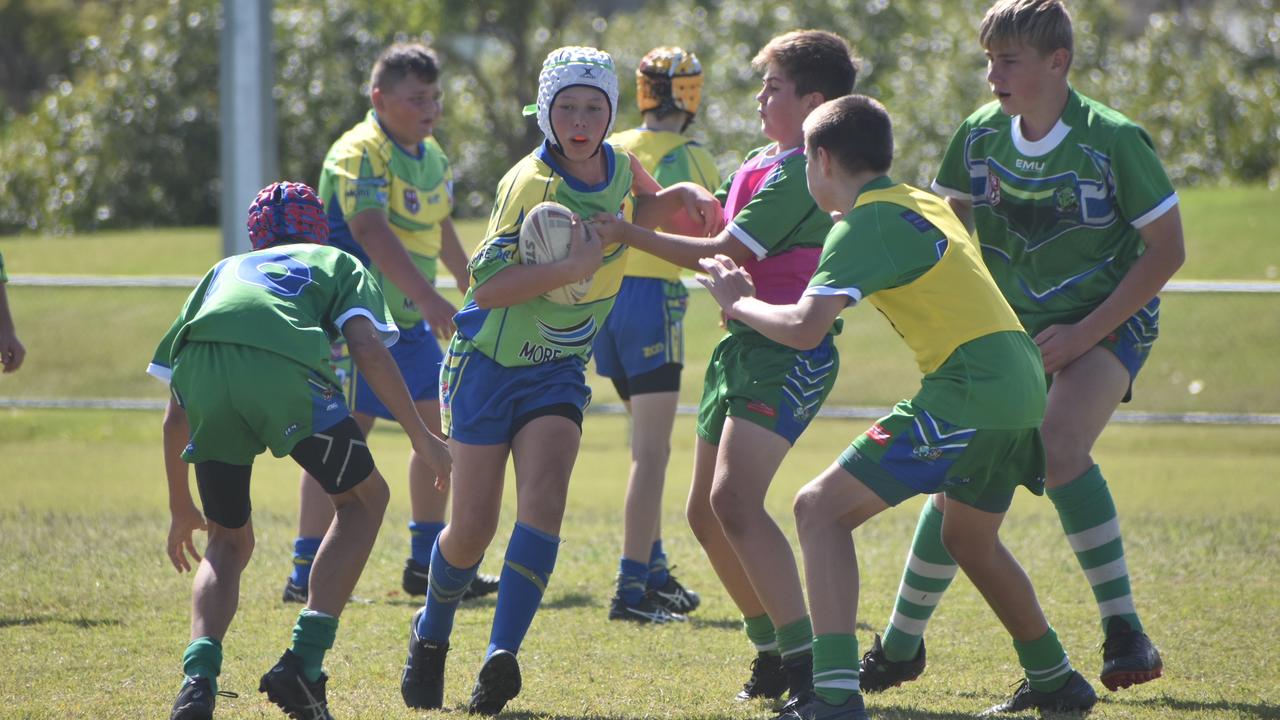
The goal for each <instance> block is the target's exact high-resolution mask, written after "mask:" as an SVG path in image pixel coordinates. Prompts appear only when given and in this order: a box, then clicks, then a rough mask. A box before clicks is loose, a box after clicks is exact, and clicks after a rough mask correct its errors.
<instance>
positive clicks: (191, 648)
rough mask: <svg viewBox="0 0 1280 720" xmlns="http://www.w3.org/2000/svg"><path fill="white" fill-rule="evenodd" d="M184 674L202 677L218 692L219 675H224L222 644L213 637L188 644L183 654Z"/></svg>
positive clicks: (199, 638)
mask: <svg viewBox="0 0 1280 720" xmlns="http://www.w3.org/2000/svg"><path fill="white" fill-rule="evenodd" d="M182 673H183V674H184V675H186V676H187V677H192V678H193V677H202V678H205V679H207V680H208V681H209V683H210V684H211V685H212V686H213V691H214V692H218V675H220V674H222V643H221V642H220V641H218V640H215V639H213V638H211V637H208V636H206V637H198V638H196V639H195V640H192V641H191V642H190V643H188V644H187V650H186V652H184V653H182Z"/></svg>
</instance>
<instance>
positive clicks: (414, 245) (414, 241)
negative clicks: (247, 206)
mask: <svg viewBox="0 0 1280 720" xmlns="http://www.w3.org/2000/svg"><path fill="white" fill-rule="evenodd" d="M317 187H318V194H319V195H320V199H321V200H322V201H323V202H324V204H325V210H326V212H327V214H328V216H329V243H330V244H331V245H334V246H335V247H338V248H341V249H343V250H346V251H347V252H349V253H351V254H352V255H355V256H356V257H357V258H359V259H360V261H361V262H363V263H364V264H365V265H366V266H367V267H369V268H370V269H371V270H373V271H374V275H375V277H377V279H378V282H380V283H381V284H382V285H383V287H384V289H385V291H386V293H387V304H388V305H389V306H390V307H391V312H392V314H393V315H394V316H395V319H396V324H398V325H400V326H401V327H403V328H409V327H413V326H418V325H422V324H423V323H422V317H421V315H419V314H418V310H417V308H416V307H415V306H414V304H413V302H412V301H411V300H409V298H408V297H406V296H405V295H404V294H403V293H401V292H400V291H399V289H398V288H396V287H395V286H393V285H392V284H391V283H390V282H388V281H387V279H386V278H385V277H384V276H383V275H382V273H381V272H380V271H379V270H378V269H377V268H375V267H373V266H372V265H371V264H370V262H369V256H368V254H367V253H366V252H365V251H364V248H363V247H361V246H360V243H358V242H356V239H355V238H354V237H353V236H352V234H351V228H350V226H349V225H348V224H347V222H348V221H349V220H350V219H351V218H352V217H354V216H355V215H356V214H358V213H361V212H364V211H365V210H376V211H378V212H381V213H384V214H385V215H386V216H387V223H388V224H389V225H390V226H391V230H392V232H394V233H395V234H396V237H398V238H400V242H402V243H404V247H405V249H406V250H408V251H409V253H410V255H411V257H412V258H413V261H414V264H415V265H416V266H417V267H418V269H419V270H420V271H421V272H422V274H423V275H424V276H425V277H426V278H427V279H428V280H430V281H432V282H435V278H436V258H437V257H438V256H439V255H440V243H441V240H442V236H441V229H440V224H441V223H442V222H443V221H444V220H446V219H448V217H449V215H450V213H451V212H452V211H453V170H452V168H451V167H450V166H449V159H448V158H447V157H445V154H444V151H443V150H441V149H440V145H439V144H438V143H436V140H435V138H427V139H426V140H425V141H423V142H422V143H419V145H418V147H416V148H413V149H412V152H411V151H409V150H406V149H405V148H402V147H400V146H399V145H398V144H396V142H395V141H394V140H392V139H391V138H390V137H389V136H388V135H387V133H386V131H385V130H383V128H382V125H381V124H380V123H379V122H378V117H377V115H376V114H375V113H374V112H373V111H372V110H370V111H369V114H368V115H366V116H365V119H364V120H362V121H360V123H358V124H357V125H356V126H355V127H353V128H351V129H350V130H348V131H347V132H346V133H344V134H343V135H342V137H340V138H338V140H337V142H335V143H334V144H333V146H332V147H331V148H329V154H328V155H326V156H325V159H324V169H323V170H322V171H321V173H320V184H319V185H318V186H317Z"/></svg>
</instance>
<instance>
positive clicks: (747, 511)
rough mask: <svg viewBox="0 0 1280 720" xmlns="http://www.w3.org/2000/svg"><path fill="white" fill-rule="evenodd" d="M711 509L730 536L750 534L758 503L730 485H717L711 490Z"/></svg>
mask: <svg viewBox="0 0 1280 720" xmlns="http://www.w3.org/2000/svg"><path fill="white" fill-rule="evenodd" d="M711 509H712V510H713V511H714V512H715V515H716V520H718V521H719V522H720V527H721V528H723V529H724V532H725V533H726V534H728V535H739V534H742V533H745V532H749V531H750V529H751V526H752V522H751V516H752V515H753V514H754V512H753V511H754V510H756V509H757V507H756V503H755V502H754V501H753V500H752V499H750V498H747V497H745V496H744V495H743V493H742V492H741V491H739V490H738V489H737V488H735V487H733V486H732V485H730V484H729V483H716V484H715V486H713V487H712V488H711Z"/></svg>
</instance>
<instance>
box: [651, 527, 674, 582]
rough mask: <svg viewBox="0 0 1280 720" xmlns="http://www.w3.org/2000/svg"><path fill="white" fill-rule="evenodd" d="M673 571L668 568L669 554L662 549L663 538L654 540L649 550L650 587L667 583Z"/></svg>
mask: <svg viewBox="0 0 1280 720" xmlns="http://www.w3.org/2000/svg"><path fill="white" fill-rule="evenodd" d="M670 577H671V573H670V572H669V571H668V568H667V554H666V553H665V552H663V551H662V538H658V539H657V540H654V541H653V548H652V549H651V550H649V583H648V587H649V588H650V589H653V588H660V587H662V586H663V585H666V584H667V580H668V579H669V578H670Z"/></svg>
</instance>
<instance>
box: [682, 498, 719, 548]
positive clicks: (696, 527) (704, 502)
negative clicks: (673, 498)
mask: <svg viewBox="0 0 1280 720" xmlns="http://www.w3.org/2000/svg"><path fill="white" fill-rule="evenodd" d="M684 517H685V520H687V521H688V522H689V530H690V531H692V532H693V537H694V538H696V539H697V540H698V542H699V543H701V544H703V545H706V544H707V542H708V541H709V540H710V539H711V538H712V537H714V534H718V533H719V532H720V521H719V520H718V519H716V514H715V511H713V510H712V509H711V500H710V498H708V497H706V496H699V497H694V496H692V495H691V496H689V501H688V503H686V504H685V508H684Z"/></svg>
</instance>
